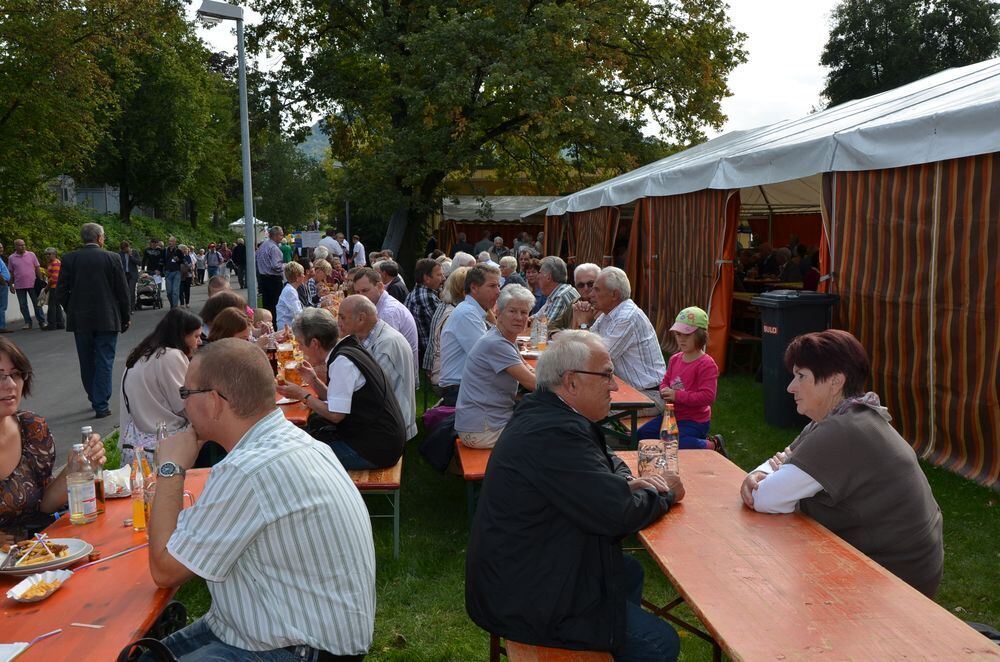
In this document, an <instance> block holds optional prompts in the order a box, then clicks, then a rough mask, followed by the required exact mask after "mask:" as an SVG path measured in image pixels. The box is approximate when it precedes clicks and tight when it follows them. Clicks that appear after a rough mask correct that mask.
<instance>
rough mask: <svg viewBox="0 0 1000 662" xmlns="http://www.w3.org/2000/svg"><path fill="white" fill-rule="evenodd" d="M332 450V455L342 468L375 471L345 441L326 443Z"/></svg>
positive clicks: (373, 467)
mask: <svg viewBox="0 0 1000 662" xmlns="http://www.w3.org/2000/svg"><path fill="white" fill-rule="evenodd" d="M326 443H327V444H328V445H329V446H330V448H332V449H333V454H334V455H336V456H337V459H338V460H340V463H341V464H342V465H344V468H345V469H347V470H348V471H350V470H351V469H375V468H376V467H375V465H374V464H372V463H371V462H369V461H368V460H366V459H365V458H363V457H361V456H360V455H358V452H357V451H356V450H354V449H353V448H351V446H350V444H348V443H347V442H346V441H328V442H326Z"/></svg>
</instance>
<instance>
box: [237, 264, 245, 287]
mask: <svg viewBox="0 0 1000 662" xmlns="http://www.w3.org/2000/svg"><path fill="white" fill-rule="evenodd" d="M236 280H237V281H239V283H240V289H241V290H242V289H245V288H246V286H247V268H246V267H245V266H240V265H238V264H237V265H236Z"/></svg>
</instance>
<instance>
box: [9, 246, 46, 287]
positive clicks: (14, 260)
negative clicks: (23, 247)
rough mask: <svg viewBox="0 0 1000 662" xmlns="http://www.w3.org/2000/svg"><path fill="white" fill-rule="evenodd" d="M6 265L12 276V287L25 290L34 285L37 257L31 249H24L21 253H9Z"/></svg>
mask: <svg viewBox="0 0 1000 662" xmlns="http://www.w3.org/2000/svg"><path fill="white" fill-rule="evenodd" d="M7 265H8V266H9V267H10V273H11V275H12V276H13V277H14V289H15V290H26V289H29V288H32V287H34V286H35V276H36V275H37V274H38V267H40V266H41V265H40V264H39V263H38V258H37V257H35V254H34V253H32V252H31V251H24V254H23V255H18V254H17V253H11V254H10V257H9V258H7Z"/></svg>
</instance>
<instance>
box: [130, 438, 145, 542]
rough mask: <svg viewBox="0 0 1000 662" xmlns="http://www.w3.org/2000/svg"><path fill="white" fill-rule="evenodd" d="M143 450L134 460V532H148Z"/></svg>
mask: <svg viewBox="0 0 1000 662" xmlns="http://www.w3.org/2000/svg"><path fill="white" fill-rule="evenodd" d="M141 457H142V450H141V449H139V450H138V452H136V453H135V456H134V457H133V458H132V480H131V487H132V530H133V531H145V530H146V481H145V479H144V478H143V475H142V471H143V468H142V464H143V463H142V460H141V459H140V458H141Z"/></svg>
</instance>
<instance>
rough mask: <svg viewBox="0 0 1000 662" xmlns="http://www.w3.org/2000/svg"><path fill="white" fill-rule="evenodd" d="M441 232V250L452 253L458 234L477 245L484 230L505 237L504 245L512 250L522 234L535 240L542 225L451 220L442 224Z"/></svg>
mask: <svg viewBox="0 0 1000 662" xmlns="http://www.w3.org/2000/svg"><path fill="white" fill-rule="evenodd" d="M441 228H442V229H441V231H440V233H439V234H440V236H439V240H440V242H441V250H443V251H445V252H447V253H449V254H450V253H451V248H452V246H453V245H454V243H455V241H457V237H458V233H459V232H464V233H465V238H466V241H468V242H469V243H470V244H473V245H474V244H475V243H476V242H478V241H479V240H480V239H481V238H482V236H483V231H484V230H489V231H490V236H491V237H497V236H500V237H503V244H504V246H506V247H507V248H512V247H513V246H514V240H515V239H517V235H519V234H521V233H522V232H527V233H528V236H529V237H531V240H532V241H534V240H535V236H536V235H537V234H538V233H539V232H541V231H542V225H541V224H540V223H519V222H517V221H510V222H493V221H487V222H475V221H454V220H449V221H445V222H444V223H442V224H441Z"/></svg>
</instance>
